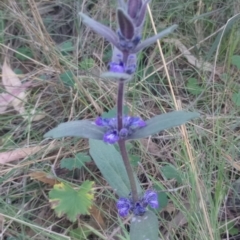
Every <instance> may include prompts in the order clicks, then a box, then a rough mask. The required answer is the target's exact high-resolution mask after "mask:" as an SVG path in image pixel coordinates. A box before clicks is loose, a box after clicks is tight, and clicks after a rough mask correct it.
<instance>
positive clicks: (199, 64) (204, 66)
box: [163, 38, 221, 76]
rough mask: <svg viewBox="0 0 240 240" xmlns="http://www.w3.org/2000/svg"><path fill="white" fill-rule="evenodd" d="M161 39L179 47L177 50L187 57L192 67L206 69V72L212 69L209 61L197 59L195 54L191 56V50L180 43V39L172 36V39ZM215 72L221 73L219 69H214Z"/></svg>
mask: <svg viewBox="0 0 240 240" xmlns="http://www.w3.org/2000/svg"><path fill="white" fill-rule="evenodd" d="M163 41H164V42H166V43H172V44H174V45H175V46H176V47H177V48H178V49H179V51H180V52H181V53H182V55H183V56H184V57H185V58H186V59H187V61H188V62H189V63H190V64H191V65H193V66H194V67H196V68H198V69H202V70H203V71H207V72H212V71H213V69H214V66H213V65H212V64H211V63H209V62H203V61H201V60H199V59H197V58H196V57H195V56H193V55H192V54H191V52H190V51H189V50H188V49H187V47H186V46H184V45H183V44H182V43H181V41H180V40H178V39H174V38H172V39H164V40H163ZM215 74H216V75H218V76H220V75H221V71H220V69H219V70H217V71H215Z"/></svg>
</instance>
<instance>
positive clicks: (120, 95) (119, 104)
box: [117, 80, 138, 202]
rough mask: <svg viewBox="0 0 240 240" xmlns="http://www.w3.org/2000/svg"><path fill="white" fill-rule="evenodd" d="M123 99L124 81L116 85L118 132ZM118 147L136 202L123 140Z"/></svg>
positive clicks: (121, 123)
mask: <svg viewBox="0 0 240 240" xmlns="http://www.w3.org/2000/svg"><path fill="white" fill-rule="evenodd" d="M123 99H124V80H122V81H119V85H118V96H117V122H118V132H119V131H120V130H121V129H122V127H123ZM118 145H119V148H120V152H121V155H122V159H123V163H124V165H125V168H126V171H127V175H128V178H129V182H130V187H131V194H132V199H133V202H137V201H138V193H137V186H136V182H135V178H134V174H133V170H132V167H131V164H130V161H129V157H128V153H127V149H126V144H125V140H124V139H120V140H119V141H118Z"/></svg>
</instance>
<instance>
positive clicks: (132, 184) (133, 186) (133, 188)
mask: <svg viewBox="0 0 240 240" xmlns="http://www.w3.org/2000/svg"><path fill="white" fill-rule="evenodd" d="M118 145H119V148H120V152H121V155H122V159H123V163H124V165H125V168H126V171H127V175H128V178H129V182H130V187H131V194H132V199H133V202H137V201H138V193H137V186H136V182H135V178H134V175H133V170H132V167H131V165H130V161H129V158H128V153H127V149H126V144H125V140H123V139H121V140H119V141H118Z"/></svg>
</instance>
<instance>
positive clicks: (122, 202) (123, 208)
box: [117, 198, 131, 217]
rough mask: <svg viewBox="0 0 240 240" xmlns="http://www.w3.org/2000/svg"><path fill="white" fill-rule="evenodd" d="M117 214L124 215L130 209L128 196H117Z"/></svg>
mask: <svg viewBox="0 0 240 240" xmlns="http://www.w3.org/2000/svg"><path fill="white" fill-rule="evenodd" d="M117 209H118V214H119V215H120V216H121V217H126V216H127V215H128V213H129V211H130V209H131V202H130V200H129V199H128V198H119V199H118V201H117Z"/></svg>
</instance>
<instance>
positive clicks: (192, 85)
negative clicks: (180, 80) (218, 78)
mask: <svg viewBox="0 0 240 240" xmlns="http://www.w3.org/2000/svg"><path fill="white" fill-rule="evenodd" d="M187 91H188V92H190V93H191V94H192V95H199V94H200V93H202V92H203V91H204V88H202V87H201V86H199V84H198V81H197V79H196V78H189V79H188V81H187Z"/></svg>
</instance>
